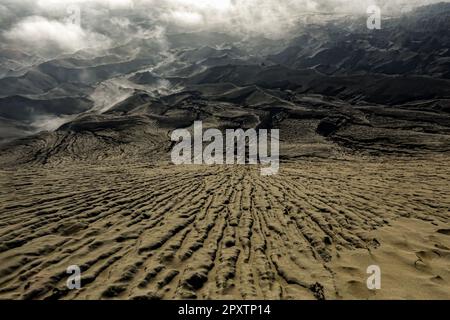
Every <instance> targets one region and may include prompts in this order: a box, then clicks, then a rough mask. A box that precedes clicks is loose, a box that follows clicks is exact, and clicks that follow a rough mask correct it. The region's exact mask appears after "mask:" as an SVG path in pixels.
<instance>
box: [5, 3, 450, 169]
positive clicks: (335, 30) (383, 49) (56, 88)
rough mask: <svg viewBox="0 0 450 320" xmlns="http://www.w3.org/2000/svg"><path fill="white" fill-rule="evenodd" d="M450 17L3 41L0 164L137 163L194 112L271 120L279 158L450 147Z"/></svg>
mask: <svg viewBox="0 0 450 320" xmlns="http://www.w3.org/2000/svg"><path fill="white" fill-rule="evenodd" d="M449 17H450V4H449V3H439V4H435V5H429V6H424V7H419V8H416V9H414V10H413V11H411V12H408V13H405V14H401V15H398V16H396V17H389V19H384V20H383V22H382V23H383V28H382V29H381V30H368V29H367V28H366V27H365V23H366V18H364V17H360V16H354V17H352V16H339V17H337V18H335V19H331V20H330V21H325V22H324V21H322V22H320V23H311V24H304V23H303V24H302V23H301V22H299V24H298V26H297V27H296V28H294V31H292V32H290V33H289V34H287V35H286V36H285V37H281V38H280V37H278V38H266V37H264V36H261V35H253V36H247V37H245V38H242V37H240V36H238V35H236V34H232V33H225V32H218V31H214V30H213V31H204V30H203V31H192V32H179V31H175V30H172V31H164V32H163V33H161V32H162V31H161V30H160V32H159V33H158V32H155V31H154V30H153V32H151V34H147V35H144V36H143V37H141V38H139V39H138V38H131V39H130V40H129V41H124V42H120V43H118V45H117V46H114V45H112V46H110V47H109V48H102V49H101V50H98V49H96V50H95V51H92V50H86V49H83V50H80V51H77V52H75V53H70V54H68V53H64V54H62V55H59V56H57V57H54V58H50V59H45V58H42V56H39V55H37V54H36V55H33V53H29V52H27V53H25V52H23V51H22V50H21V49H19V48H11V47H8V48H2V49H1V51H0V53H1V54H0V56H1V69H0V71H1V78H0V117H1V122H2V128H3V130H2V131H1V132H0V134H1V136H0V139H1V140H2V141H3V142H4V143H3V146H2V158H3V159H6V160H5V161H6V162H15V161H16V160H17V159H19V158H20V159H21V161H23V162H28V161H51V159H52V158H55V159H59V157H62V158H65V159H66V158H67V159H71V158H80V159H91V160H95V159H100V158H108V157H111V156H112V155H114V157H122V156H123V157H127V158H128V157H130V158H143V159H145V158H146V157H149V154H152V152H156V153H158V154H161V155H162V154H164V153H167V152H168V150H170V142H169V141H167V135H168V132H170V131H171V130H173V129H176V128H180V127H190V126H191V124H192V122H193V121H195V120H203V121H204V122H206V123H208V125H210V126H215V127H218V128H227V127H238V126H240V127H255V128H262V127H265V128H280V129H282V130H281V131H282V140H283V143H282V145H284V146H285V148H284V149H283V148H282V149H283V150H282V155H283V156H284V157H286V158H290V157H297V156H302V155H305V154H306V155H330V154H342V153H344V154H345V153H347V152H350V153H352V152H363V153H365V152H368V153H379V152H388V153H391V152H400V153H409V152H419V153H420V152H433V151H439V152H442V151H448V150H449V149H450V147H449V146H450V144H449V142H450V136H449V135H448V134H449V130H450V113H449V111H450V78H449V76H450V73H449V70H450V51H449V48H450V36H449V34H448V30H449V29H450V28H449V27H450V19H449ZM42 130H44V132H41V133H39V132H40V131H42ZM45 130H49V131H45ZM21 137H26V138H24V139H19V140H17V139H15V138H21ZM149 137H151V138H149ZM88 144H89V147H88V146H87V145H88ZM86 148H89V149H90V148H92V152H89V151H88V152H85V151H84V150H86ZM117 149H120V150H122V151H121V152H119V153H117V152H116V150H117ZM37 155H41V156H39V157H38V156H37ZM43 155H45V156H43ZM119 155H120V156H119ZM43 158H45V160H42V159H43Z"/></svg>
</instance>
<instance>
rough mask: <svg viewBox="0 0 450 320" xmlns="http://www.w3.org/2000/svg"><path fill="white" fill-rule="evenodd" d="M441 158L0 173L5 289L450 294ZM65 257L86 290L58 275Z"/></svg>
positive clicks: (214, 294) (45, 293)
mask: <svg viewBox="0 0 450 320" xmlns="http://www.w3.org/2000/svg"><path fill="white" fill-rule="evenodd" d="M448 163H449V158H448V157H447V156H430V157H428V158H423V159H416V158H412V157H411V158H394V157H390V158H383V157H378V158H359V157H357V156H354V157H352V158H349V159H346V160H320V159H311V160H298V161H292V162H284V163H282V166H281V171H280V174H279V175H276V176H272V177H261V176H260V175H259V168H257V167H252V166H209V167H208V166H173V165H168V164H159V165H146V166H144V165H129V164H126V163H107V162H105V163H104V164H98V165H82V164H79V163H72V164H71V163H66V164H64V165H62V164H59V165H54V166H28V167H23V168H20V170H17V171H13V170H10V171H1V172H0V183H1V184H0V298H2V299H5V298H6V299H11V298H14V299H44V298H59V299H100V298H108V299H110V298H117V299H134V298H148V299H153V298H162V299H174V298H175V299H179V298H189V299H191V298H192V299H193V298H197V299H212V298H213V299H218V298H221V299H228V298H231V299H241V298H243V299H323V298H325V299H367V298H368V299H380V298H388V299H390V298H400V299H404V298H411V299H450V270H449V268H448V266H449V265H450V226H449V208H450V196H449V194H450V185H449V183H448V181H449V180H450V169H449V168H448ZM372 264H376V265H379V266H380V268H381V271H382V288H381V290H378V291H370V290H368V289H367V287H366V279H367V277H368V276H369V275H368V274H366V269H367V267H368V266H369V265H372ZM70 265H79V266H80V267H81V269H82V288H81V290H68V289H67V287H66V280H67V277H68V274H66V268H67V267H68V266H70Z"/></svg>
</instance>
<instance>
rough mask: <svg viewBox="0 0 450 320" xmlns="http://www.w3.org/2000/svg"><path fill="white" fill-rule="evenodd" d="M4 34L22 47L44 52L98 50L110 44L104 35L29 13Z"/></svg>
mask: <svg viewBox="0 0 450 320" xmlns="http://www.w3.org/2000/svg"><path fill="white" fill-rule="evenodd" d="M4 37H5V38H6V39H8V40H10V41H11V42H15V43H16V44H17V45H19V46H21V47H23V48H30V47H31V48H32V49H33V50H37V51H38V52H40V51H43V52H44V53H46V52H48V51H50V52H52V51H55V50H56V51H58V52H75V51H77V50H80V49H87V48H90V49H99V48H102V47H106V46H108V45H109V39H108V38H107V37H105V36H103V35H100V34H97V33H92V32H89V31H85V30H84V29H82V28H81V26H79V25H77V24H74V23H69V22H61V21H57V20H49V19H47V18H45V17H41V16H32V17H27V18H25V19H23V20H22V21H20V22H18V23H17V24H15V25H14V26H13V27H12V28H11V29H10V30H8V31H6V32H5V33H4Z"/></svg>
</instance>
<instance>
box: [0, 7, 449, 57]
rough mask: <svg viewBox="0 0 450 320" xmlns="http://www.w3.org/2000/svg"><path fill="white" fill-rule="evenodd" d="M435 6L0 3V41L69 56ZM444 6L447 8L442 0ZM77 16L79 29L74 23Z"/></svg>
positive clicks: (275, 32)
mask: <svg viewBox="0 0 450 320" xmlns="http://www.w3.org/2000/svg"><path fill="white" fill-rule="evenodd" d="M434 2H442V1H439V0H417V1H415V0H377V1H376V0H67V1H64V0H0V27H1V30H2V31H1V34H0V37H1V39H0V40H2V43H4V45H5V43H6V45H20V46H21V47H27V48H30V50H37V51H40V52H42V53H45V52H48V51H60V52H73V51H76V50H78V49H82V48H91V49H102V48H107V47H109V46H111V45H113V44H115V43H117V42H118V41H121V40H124V39H126V38H129V37H137V36H145V37H149V35H150V36H151V35H155V37H156V38H157V37H159V36H160V35H161V30H164V31H165V30H167V29H173V28H175V27H178V28H180V29H182V30H198V29H209V30H221V31H224V32H231V33H238V34H250V35H252V34H254V35H265V36H271V35H275V36H277V35H282V33H283V32H285V30H288V29H289V28H290V27H292V26H293V25H295V24H296V22H297V21H298V18H299V16H301V15H302V14H304V13H305V12H331V13H354V14H361V15H363V14H366V10H367V8H368V6H370V5H373V4H376V5H378V6H379V7H381V8H382V13H383V12H385V13H386V14H393V13H395V12H401V11H406V10H409V9H410V8H411V7H412V6H415V5H424V4H429V3H434ZM446 2H449V0H447V1H446ZM78 12H79V13H80V20H79V21H80V22H81V24H80V25H78V24H74V23H73V22H76V21H77V13H78Z"/></svg>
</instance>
